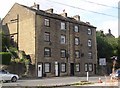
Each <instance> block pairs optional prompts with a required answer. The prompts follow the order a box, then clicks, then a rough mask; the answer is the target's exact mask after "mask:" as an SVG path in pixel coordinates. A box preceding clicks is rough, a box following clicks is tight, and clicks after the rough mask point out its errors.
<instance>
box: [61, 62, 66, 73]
mask: <svg viewBox="0 0 120 88" xmlns="http://www.w3.org/2000/svg"><path fill="white" fill-rule="evenodd" d="M61 72H66V63H61Z"/></svg>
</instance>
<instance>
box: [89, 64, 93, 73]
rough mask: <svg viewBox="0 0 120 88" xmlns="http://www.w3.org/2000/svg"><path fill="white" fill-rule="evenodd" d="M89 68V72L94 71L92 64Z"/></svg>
mask: <svg viewBox="0 0 120 88" xmlns="http://www.w3.org/2000/svg"><path fill="white" fill-rule="evenodd" d="M88 68H89V71H90V72H91V71H93V64H92V63H89V65H88Z"/></svg>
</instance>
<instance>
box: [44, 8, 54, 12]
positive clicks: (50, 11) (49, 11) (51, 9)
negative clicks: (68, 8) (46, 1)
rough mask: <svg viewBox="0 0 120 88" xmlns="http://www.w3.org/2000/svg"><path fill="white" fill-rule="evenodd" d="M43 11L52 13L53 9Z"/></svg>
mask: <svg viewBox="0 0 120 88" xmlns="http://www.w3.org/2000/svg"><path fill="white" fill-rule="evenodd" d="M45 11H46V12H48V13H53V8H50V9H47V10H45Z"/></svg>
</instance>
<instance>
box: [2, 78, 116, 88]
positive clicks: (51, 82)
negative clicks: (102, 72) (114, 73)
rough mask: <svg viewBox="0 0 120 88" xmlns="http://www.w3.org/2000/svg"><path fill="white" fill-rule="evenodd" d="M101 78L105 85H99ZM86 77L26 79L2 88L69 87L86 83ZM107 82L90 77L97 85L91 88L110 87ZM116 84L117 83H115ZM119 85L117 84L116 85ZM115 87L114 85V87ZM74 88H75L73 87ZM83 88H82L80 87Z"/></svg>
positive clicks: (3, 84) (103, 79)
mask: <svg viewBox="0 0 120 88" xmlns="http://www.w3.org/2000/svg"><path fill="white" fill-rule="evenodd" d="M99 78H101V80H102V81H103V83H97V82H98V81H99V80H98V79H99ZM86 79H87V78H86V77H53V78H41V79H29V80H28V79H26V80H18V81H17V82H14V83H12V82H9V83H1V85H2V88H8V87H9V88H10V86H11V88H13V86H14V87H16V88H17V87H18V88H21V87H20V86H22V87H23V86H27V87H28V88H29V87H35V86H61V85H68V84H73V83H76V82H80V81H86ZM106 80H108V77H104V76H101V77H89V81H90V82H94V83H95V84H92V85H89V86H100V85H101V86H107V85H110V84H108V83H106ZM113 84H115V83H113ZM113 84H111V85H110V86H112V85H113ZM116 85H117V84H116ZM113 86H114V85H113ZM64 88H65V86H64ZM71 88H73V87H71ZM80 88H81V87H80ZM91 88H92V87H91Z"/></svg>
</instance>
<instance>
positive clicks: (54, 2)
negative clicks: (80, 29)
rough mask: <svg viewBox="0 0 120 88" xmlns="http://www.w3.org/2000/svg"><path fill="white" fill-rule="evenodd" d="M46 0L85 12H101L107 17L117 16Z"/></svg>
mask: <svg viewBox="0 0 120 88" xmlns="http://www.w3.org/2000/svg"><path fill="white" fill-rule="evenodd" d="M47 1H49V2H53V3H57V4H60V5H64V6H68V7H71V8H75V9H79V10H83V11H87V12H92V13H96V14H101V15H105V16H109V17H114V18H118V17H117V16H113V15H109V14H106V13H101V12H96V11H91V10H87V9H83V8H80V7H76V6H72V5H68V4H64V3H60V2H56V1H52V0H47Z"/></svg>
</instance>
